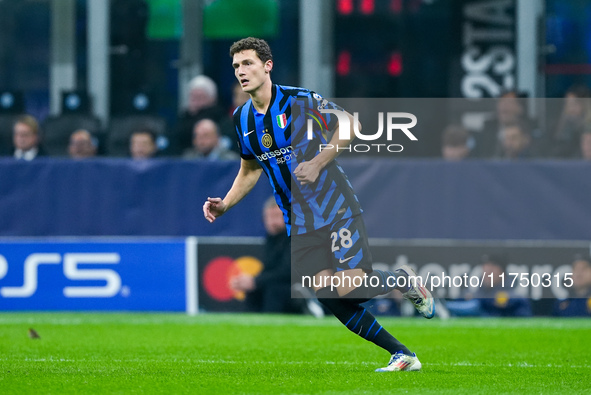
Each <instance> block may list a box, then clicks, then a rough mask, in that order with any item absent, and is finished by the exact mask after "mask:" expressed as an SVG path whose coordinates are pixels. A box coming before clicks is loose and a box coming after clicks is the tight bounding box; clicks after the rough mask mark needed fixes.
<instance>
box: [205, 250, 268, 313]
mask: <svg viewBox="0 0 591 395" xmlns="http://www.w3.org/2000/svg"><path fill="white" fill-rule="evenodd" d="M261 270H263V263H262V262H261V261H260V260H259V259H257V258H255V257H252V256H241V257H239V258H236V259H234V258H231V257H229V256H220V257H217V258H214V259H212V260H211V261H209V262H208V263H207V264H206V265H205V269H204V270H203V280H202V282H203V287H204V289H205V292H206V293H207V295H208V296H209V297H211V298H212V299H215V300H217V301H219V302H228V301H231V300H233V299H235V300H240V301H241V300H244V298H245V297H246V295H245V294H244V292H242V291H235V290H233V289H232V288H230V280H231V279H232V278H233V277H235V276H238V275H240V274H249V275H251V276H257V275H258V274H259V273H260V272H261Z"/></svg>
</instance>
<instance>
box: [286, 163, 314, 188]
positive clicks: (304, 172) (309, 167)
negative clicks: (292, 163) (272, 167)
mask: <svg viewBox="0 0 591 395" xmlns="http://www.w3.org/2000/svg"><path fill="white" fill-rule="evenodd" d="M293 174H294V175H295V176H296V179H297V180H298V181H299V182H300V183H301V184H302V185H306V184H312V183H313V182H315V181H316V180H317V179H318V175H319V174H320V167H319V166H318V165H316V164H315V163H314V162H313V161H310V162H302V163H300V164H299V165H298V166H297V167H296V168H295V170H294V171H293Z"/></svg>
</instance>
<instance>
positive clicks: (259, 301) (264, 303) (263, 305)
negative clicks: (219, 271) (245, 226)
mask: <svg viewBox="0 0 591 395" xmlns="http://www.w3.org/2000/svg"><path fill="white" fill-rule="evenodd" d="M263 222H264V225H265V230H266V231H267V238H266V241H265V255H264V258H263V264H264V268H263V271H262V272H261V273H260V274H259V275H258V276H256V277H253V276H251V275H248V274H240V275H238V276H235V277H233V278H232V279H231V280H230V286H231V287H232V288H233V289H234V290H236V291H243V292H247V295H246V303H247V304H248V306H249V309H250V310H251V311H254V312H264V313H293V312H299V311H301V310H300V309H298V308H296V307H295V305H296V303H292V299H291V246H290V239H289V237H288V236H287V229H286V227H285V220H284V219H283V211H281V209H280V208H279V206H277V203H275V199H274V198H273V197H270V198H269V199H267V201H266V202H265V204H264V206H263Z"/></svg>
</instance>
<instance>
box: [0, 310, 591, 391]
mask: <svg viewBox="0 0 591 395" xmlns="http://www.w3.org/2000/svg"><path fill="white" fill-rule="evenodd" d="M381 322H382V324H383V325H384V326H385V327H386V328H387V329H389V330H390V331H391V332H392V333H393V334H394V335H395V336H397V337H398V338H399V339H400V340H401V341H403V342H404V343H405V344H407V345H408V346H409V348H410V349H411V350H413V351H415V352H416V353H417V355H418V356H419V358H420V360H421V362H422V364H423V369H422V371H421V372H398V373H374V369H376V368H378V367H382V366H385V364H386V363H387V361H388V359H389V355H387V353H386V352H385V351H383V350H381V349H379V348H378V347H376V346H374V345H373V344H371V343H369V342H366V341H365V340H363V339H361V338H358V337H357V336H355V335H354V334H352V333H350V332H349V331H347V330H346V329H345V328H344V327H342V326H341V325H340V324H339V323H338V322H337V321H336V319H334V318H332V317H331V318H325V319H321V320H317V319H314V318H312V317H308V316H271V315H268V316H263V315H238V314H234V315H226V314H204V315H198V316H195V317H189V316H185V315H181V314H178V315H176V314H107V313H104V314H89V313H2V314H1V315H0V393H2V394H29V393H35V394H68V393H71V394H80V393H96V394H99V393H100V394H104V393H121V394H129V393H165V394H181V393H187V394H239V393H245V394H251V393H261V394H275V393H283V394H291V393H298V394H341V393H342V394H392V393H394V394H398V393H419V394H430V393H432V394H440V393H444V394H445V393H447V394H464V393H465V394H477V393H480V394H499V393H519V394H523V393H532V394H533V393H536V394H549V393H569V394H574V393H585V394H588V393H591V320H589V319H578V320H577V319H571V320H566V319H561V320H559V319H456V320H448V321H442V320H438V319H435V320H431V321H429V320H425V319H420V318H387V319H386V318H382V319H381ZM30 327H32V328H34V329H35V330H36V331H37V332H38V333H39V335H40V336H41V338H40V339H30V338H29V336H28V329H29V328H30Z"/></svg>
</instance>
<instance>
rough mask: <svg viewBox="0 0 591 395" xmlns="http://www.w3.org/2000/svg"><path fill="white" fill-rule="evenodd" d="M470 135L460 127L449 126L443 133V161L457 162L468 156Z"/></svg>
mask: <svg viewBox="0 0 591 395" xmlns="http://www.w3.org/2000/svg"><path fill="white" fill-rule="evenodd" d="M469 139H470V134H469V133H468V131H467V130H466V129H464V128H463V127H462V126H460V125H450V126H448V127H447V128H445V130H444V131H443V137H442V144H441V156H442V157H443V159H445V160H450V161H458V160H462V159H465V158H467V157H468V156H469V155H470V147H469V146H468V141H469Z"/></svg>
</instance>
